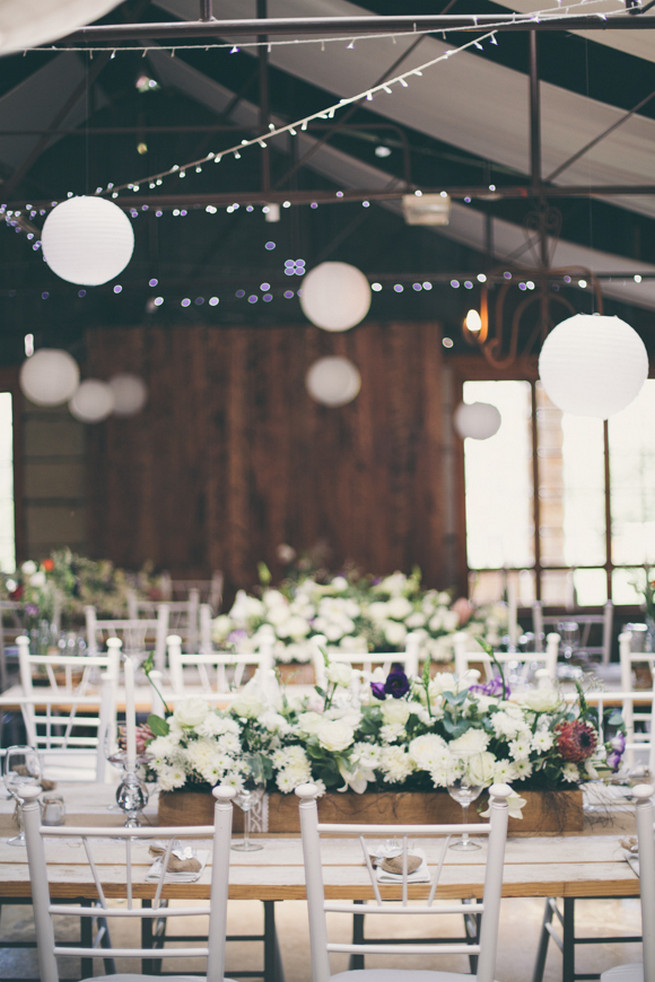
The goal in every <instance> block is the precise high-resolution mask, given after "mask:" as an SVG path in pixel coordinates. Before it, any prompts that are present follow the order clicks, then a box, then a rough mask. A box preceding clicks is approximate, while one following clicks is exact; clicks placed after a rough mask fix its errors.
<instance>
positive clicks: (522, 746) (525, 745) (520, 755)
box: [509, 733, 532, 760]
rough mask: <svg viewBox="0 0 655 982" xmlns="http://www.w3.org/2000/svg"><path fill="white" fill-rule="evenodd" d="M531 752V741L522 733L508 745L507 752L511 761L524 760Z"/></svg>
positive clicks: (528, 735) (528, 736)
mask: <svg viewBox="0 0 655 982" xmlns="http://www.w3.org/2000/svg"><path fill="white" fill-rule="evenodd" d="M531 750H532V740H531V739H530V734H529V733H528V734H527V735H526V734H525V733H522V734H521V735H520V736H519V737H518V738H517V739H516V740H511V741H510V743H509V752H510V754H511V756H512V758H513V760H525V759H526V758H528V757H529V756H530V751H531Z"/></svg>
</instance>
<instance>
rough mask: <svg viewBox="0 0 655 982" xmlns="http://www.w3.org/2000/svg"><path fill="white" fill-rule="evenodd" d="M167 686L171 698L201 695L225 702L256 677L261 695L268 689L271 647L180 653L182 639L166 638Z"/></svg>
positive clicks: (263, 645)
mask: <svg viewBox="0 0 655 982" xmlns="http://www.w3.org/2000/svg"><path fill="white" fill-rule="evenodd" d="M167 648H168V664H169V671H170V685H171V689H172V690H173V698H175V697H176V696H183V695H184V696H186V695H190V694H201V695H202V696H203V697H204V698H207V699H210V700H211V699H216V697H217V696H218V697H220V699H221V700H225V701H229V699H230V697H231V696H232V695H233V694H234V693H236V692H237V691H238V690H239V689H240V688H241V687H242V686H243V685H245V684H246V682H249V681H250V680H251V679H253V678H254V677H257V679H258V681H259V684H260V685H261V687H262V690H263V691H264V692H267V691H269V690H270V689H271V688H272V684H273V683H272V679H273V644H272V643H268V642H265V643H262V644H261V645H260V647H259V649H258V650H257V651H252V652H248V653H245V652H244V653H235V652H230V651H212V652H198V653H192V652H186V651H182V639H181V638H180V636H179V635H176V634H172V635H169V637H168V638H167Z"/></svg>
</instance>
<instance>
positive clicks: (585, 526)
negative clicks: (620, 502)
mask: <svg viewBox="0 0 655 982" xmlns="http://www.w3.org/2000/svg"><path fill="white" fill-rule="evenodd" d="M537 407H538V408H537V442H538V446H539V451H538V453H539V504H540V528H539V533H540V538H541V550H542V554H541V560H542V563H543V565H544V566H591V565H595V564H602V563H604V562H605V475H604V456H603V424H602V422H601V421H600V420H598V419H592V418H590V417H587V416H573V415H571V414H570V413H562V412H561V411H560V410H559V409H557V407H555V406H554V405H553V404H552V403H551V402H550V400H549V399H548V397H547V395H546V394H545V392H544V390H543V388H542V386H541V385H537Z"/></svg>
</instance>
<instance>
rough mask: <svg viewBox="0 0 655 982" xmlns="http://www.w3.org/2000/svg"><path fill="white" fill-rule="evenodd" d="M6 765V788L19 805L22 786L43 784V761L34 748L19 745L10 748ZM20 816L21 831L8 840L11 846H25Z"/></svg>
mask: <svg viewBox="0 0 655 982" xmlns="http://www.w3.org/2000/svg"><path fill="white" fill-rule="evenodd" d="M4 764H5V766H4V782H5V787H6V789H7V791H8V792H9V794H10V795H11V796H12V798H14V799H15V801H16V802H17V803H18V802H19V801H20V800H21V797H20V788H21V785H25V784H29V785H32V786H36V785H39V784H40V783H41V761H40V759H39V754H38V751H36V750H35V749H34V747H29V746H22V745H18V744H16V745H14V746H13V747H8V748H7V751H6V753H5V762H4ZM18 814H19V826H20V831H19V833H18V835H15V836H13V837H12V838H11V839H7V843H8V844H9V845H10V846H22V845H24V844H25V831H24V829H23V826H22V823H21V822H20V813H18Z"/></svg>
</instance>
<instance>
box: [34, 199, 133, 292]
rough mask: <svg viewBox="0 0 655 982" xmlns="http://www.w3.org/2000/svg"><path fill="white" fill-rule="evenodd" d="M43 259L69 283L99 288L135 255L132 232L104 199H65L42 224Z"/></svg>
mask: <svg viewBox="0 0 655 982" xmlns="http://www.w3.org/2000/svg"><path fill="white" fill-rule="evenodd" d="M41 242H42V245H43V258H44V259H45V261H46V263H47V264H48V266H49V267H50V269H51V270H52V272H53V273H56V275H57V276H60V277H61V278H62V280H67V281H68V282H69V283H80V284H84V285H85V286H99V285H100V284H101V283H107V281H108V280H112V279H113V278H114V277H115V276H118V274H119V273H120V272H121V271H122V270H124V269H125V267H126V266H127V264H128V263H129V261H130V259H131V258H132V253H133V252H134V230H133V229H132V223H131V222H130V220H129V218H128V217H127V215H126V214H125V212H124V211H122V210H121V209H120V208H119V207H118V205H115V204H114V202H113V201H107V199H106V198H98V197H80V198H68V199H67V200H66V201H62V202H61V203H60V204H58V205H56V207H54V208H53V209H52V211H51V212H50V214H49V215H48V217H47V218H46V220H45V222H44V223H43V231H42V233H41Z"/></svg>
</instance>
